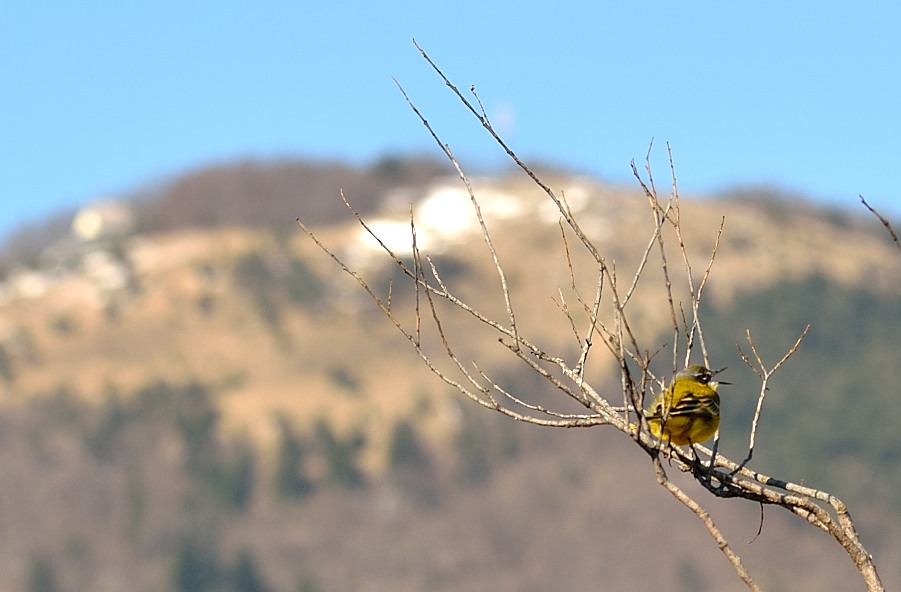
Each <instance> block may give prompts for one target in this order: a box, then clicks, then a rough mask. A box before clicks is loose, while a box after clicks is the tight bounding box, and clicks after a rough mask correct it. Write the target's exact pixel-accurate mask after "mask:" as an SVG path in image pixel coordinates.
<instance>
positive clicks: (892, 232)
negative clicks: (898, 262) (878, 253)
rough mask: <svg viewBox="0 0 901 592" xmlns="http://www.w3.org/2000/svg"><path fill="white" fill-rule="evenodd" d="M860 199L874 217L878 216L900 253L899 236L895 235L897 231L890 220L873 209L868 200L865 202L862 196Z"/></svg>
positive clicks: (900, 243)
mask: <svg viewBox="0 0 901 592" xmlns="http://www.w3.org/2000/svg"><path fill="white" fill-rule="evenodd" d="M858 197H859V198H860V203H862V204H863V205H864V206H865V207H866V208H867V209H868V210H870V212H872V213H873V215H874V216H876V218H877V219H878V220H879V221H880V222H882V225H883V226H885V229H886V230H887V231H888V234H889V236H890V237H892V242H893V243H895V246H896V247H898V250H899V251H901V242H898V235H897V234H895V230H894V229H893V228H892V225H891V223H890V222H889V221H888V218H886V217H885V216H883V215H882V214H880V213H879V212H877V211H876V210H875V209H873V207H872V206H870V204H868V203H867V200H865V199H864V198H863V196H862V195H858Z"/></svg>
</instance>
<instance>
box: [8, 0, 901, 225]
mask: <svg viewBox="0 0 901 592" xmlns="http://www.w3.org/2000/svg"><path fill="white" fill-rule="evenodd" d="M535 6H537V8H532V7H531V6H530V4H529V3H526V2H522V1H518V2H512V1H490V0H489V1H486V0H479V1H475V0H455V1H454V2H393V3H390V2H389V3H375V2H372V3H370V2H365V3H363V2H360V3H351V2H318V3H315V4H314V3H310V2H305V1H296V0H295V1H292V2H278V1H266V0H262V1H259V0H257V1H254V2H252V3H251V2H240V3H236V2H227V1H224V0H219V1H216V2H206V1H202V2H169V1H165V0H157V1H154V2H140V1H135V2H90V1H88V2H78V3H74V2H73V3H49V2H31V3H24V2H8V3H5V4H4V6H3V7H2V8H0V56H2V57H0V65H2V76H3V82H2V89H3V91H2V93H0V97H2V98H0V105H2V109H0V138H2V140H0V162H2V165H0V237H2V236H5V235H6V234H7V233H8V232H9V231H10V230H11V229H12V228H14V227H15V226H17V225H19V224H21V223H22V222H23V221H35V220H39V219H41V218H42V217H44V216H46V215H48V214H51V213H53V212H56V211H58V210H59V209H61V208H72V207H75V206H76V205H78V204H80V203H85V202H87V201H90V200H92V199H96V198H99V197H104V196H114V195H121V194H127V193H129V192H130V191H133V190H135V189H137V188H139V187H141V186H144V185H146V184H148V183H152V182H154V181H158V180H162V179H165V178H166V177H167V176H171V175H175V174H180V173H183V172H185V171H188V170H191V169H194V168H197V167H200V166H203V165H205V164H208V163H211V162H223V161H229V160H233V159H240V158H246V157H251V158H257V159H267V158H278V157H283V156H302V157H313V158H317V159H332V158H337V159H345V160H350V161H352V162H356V163H363V164H365V163H368V162H371V161H373V160H375V159H377V158H378V157H379V156H380V155H383V154H386V153H391V154H397V153H400V154H409V153H416V152H419V151H428V152H430V153H432V154H435V155H436V156H437V155H439V153H438V152H437V148H436V147H435V145H434V144H433V142H432V140H431V138H430V137H429V136H428V135H427V134H426V132H425V129H424V128H423V127H422V125H421V124H420V123H419V121H418V120H417V119H416V118H415V117H414V115H413V114H412V112H411V111H410V110H409V108H408V107H407V105H406V104H405V102H404V101H403V99H402V97H401V95H400V93H399V92H398V90H397V88H396V87H395V85H394V83H393V81H392V80H391V77H392V76H395V77H396V78H397V79H398V80H399V81H400V82H401V84H403V85H404V87H405V88H406V90H407V92H408V93H409V94H410V96H411V98H412V99H413V100H414V101H415V102H416V103H417V105H418V107H419V108H420V109H421V110H422V111H423V113H424V114H425V115H426V117H427V118H428V119H429V121H430V122H431V123H432V124H433V125H434V127H435V128H436V131H438V132H439V134H441V135H442V138H443V140H444V141H446V142H448V143H450V145H451V147H452V148H453V149H454V151H455V152H456V153H457V155H458V156H459V157H460V159H461V161H462V164H463V165H464V167H466V166H467V165H468V166H470V167H473V168H482V169H484V168H485V167H495V166H500V165H504V164H506V163H505V160H504V157H503V155H502V154H501V153H500V152H499V151H498V150H497V149H496V148H495V147H494V146H493V145H492V144H491V142H490V141H489V140H488V138H487V136H486V135H485V134H484V132H483V131H482V130H481V128H480V127H479V126H478V125H477V123H475V121H474V120H472V119H471V118H470V117H468V116H467V114H466V113H465V112H464V110H463V109H462V107H461V106H460V105H459V103H458V102H457V101H456V100H455V99H454V98H453V97H452V96H451V95H450V93H449V92H448V90H447V89H446V88H445V87H444V86H443V84H442V83H441V81H440V80H439V79H438V78H437V77H436V76H435V75H434V74H433V73H432V72H431V71H430V69H429V68H428V66H427V64H425V62H424V61H423V60H422V58H421V57H420V56H419V54H418V53H417V52H416V50H415V48H414V47H413V45H412V43H411V39H412V38H414V37H415V38H416V39H417V41H418V42H419V43H420V44H421V45H422V46H423V48H424V49H426V51H428V52H429V54H430V56H431V57H432V58H433V59H434V60H435V61H436V62H437V63H438V64H439V65H440V66H441V67H442V68H443V69H444V71H445V73H446V74H447V75H448V76H449V77H451V79H452V80H454V81H455V82H456V83H457V84H458V86H459V87H460V88H465V89H468V88H469V86H470V85H471V84H475V85H476V88H477V89H478V92H479V94H480V96H481V98H482V100H483V102H484V104H485V106H486V108H487V110H488V112H489V115H491V116H492V117H493V118H494V119H495V121H496V122H497V123H498V125H499V127H501V128H502V129H503V130H505V131H506V133H507V137H508V138H509V140H510V143H511V145H512V146H513V147H514V149H516V150H517V151H519V152H520V154H521V156H523V157H526V158H527V159H529V158H531V159H540V160H542V161H549V162H553V163H558V164H561V165H565V166H568V167H571V168H574V169H577V170H581V171H585V172H589V173H592V174H594V175H597V176H599V177H602V178H607V179H610V180H613V181H617V182H627V181H628V180H629V175H630V171H629V161H630V159H632V158H635V159H636V160H642V159H643V158H644V155H645V152H646V150H647V147H648V143H649V142H650V140H651V139H652V138H654V139H655V143H656V146H657V148H656V150H655V157H654V163H655V164H656V165H657V166H658V173H657V176H658V178H663V177H665V175H666V173H667V169H666V161H665V150H664V143H665V142H666V141H669V142H670V143H671V145H672V148H673V153H674V156H675V161H676V166H677V174H678V178H679V182H680V186H681V188H682V190H683V192H686V193H688V192H692V191H694V192H713V191H716V190H718V189H722V188H724V187H731V186H735V185H742V184H768V185H775V186H778V187H780V188H782V189H785V190H788V191H792V192H798V193H801V194H805V195H808V196H809V197H811V198H816V199H822V200H824V201H828V202H830V203H839V204H845V205H848V206H849V207H852V208H853V207H856V200H857V195H858V194H859V193H861V194H863V195H864V196H865V197H867V198H868V200H870V201H871V203H872V204H873V205H875V206H876V207H878V208H882V209H883V210H884V211H885V212H886V213H888V214H891V215H898V214H901V191H899V189H898V182H897V180H896V178H895V177H896V174H897V172H898V167H899V164H901V145H899V141H901V113H899V110H901V107H899V105H901V100H899V96H901V35H899V34H898V27H899V26H901V4H899V3H897V2H890V1H888V0H884V1H873V2H856V3H849V2H836V1H818V2H813V1H806V0H804V1H797V2H775V1H768V0H764V1H760V2H753V3H751V2H734V1H732V2H722V1H720V2H705V1H694V2H672V1H666V2H664V1H642V0H630V1H619V2H605V1H598V0H595V1H593V2H587V1H586V2H576V1H567V0H559V1H557V2H553V3H540V4H539V3H535ZM328 197H329V196H324V198H328Z"/></svg>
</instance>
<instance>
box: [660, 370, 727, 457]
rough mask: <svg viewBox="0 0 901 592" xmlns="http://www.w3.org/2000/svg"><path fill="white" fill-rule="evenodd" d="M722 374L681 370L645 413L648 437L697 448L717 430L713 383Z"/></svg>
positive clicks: (716, 395) (717, 399)
mask: <svg viewBox="0 0 901 592" xmlns="http://www.w3.org/2000/svg"><path fill="white" fill-rule="evenodd" d="M723 370H725V368H720V369H719V370H710V369H708V368H705V367H704V366H701V365H699V364H694V365H692V366H689V367H688V368H686V369H684V370H682V371H681V372H679V373H678V374H676V377H675V378H674V379H673V383H672V384H671V385H670V387H669V388H668V389H666V390H665V391H663V392H662V393H660V394H659V395H657V396H656V397H655V398H654V400H653V401H652V402H651V406H650V407H649V408H648V410H647V411H645V419H646V420H647V421H648V428H650V430H651V433H652V434H654V435H655V436H657V437H658V438H662V439H663V440H664V441H668V442H670V443H672V444H675V445H676V446H684V445H685V444H699V443H701V442H703V441H704V440H707V439H708V438H710V437H711V436H713V434H715V433H716V430H717V428H719V426H720V396H719V395H718V394H717V392H716V387H717V386H719V385H720V384H730V383H728V382H714V381H713V380H712V379H713V377H714V376H716V375H717V374H719V373H720V372H722V371H723Z"/></svg>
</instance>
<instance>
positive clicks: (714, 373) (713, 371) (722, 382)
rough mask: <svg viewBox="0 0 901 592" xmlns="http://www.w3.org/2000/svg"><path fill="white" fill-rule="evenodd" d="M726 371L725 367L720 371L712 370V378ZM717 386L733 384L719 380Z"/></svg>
mask: <svg viewBox="0 0 901 592" xmlns="http://www.w3.org/2000/svg"><path fill="white" fill-rule="evenodd" d="M725 369H726V366H723V367H722V368H720V369H719V370H712V371H711V373H710V375H711V378H713V377H714V376H716V375H717V374H719V373H720V372H722V371H723V370H725ZM715 384H718V385H719V384H732V383H731V382H726V381H724V380H717V381H716V383H715Z"/></svg>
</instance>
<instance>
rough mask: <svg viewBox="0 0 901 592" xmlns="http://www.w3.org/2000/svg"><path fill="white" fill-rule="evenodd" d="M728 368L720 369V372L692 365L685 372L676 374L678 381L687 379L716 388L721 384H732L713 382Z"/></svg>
mask: <svg viewBox="0 0 901 592" xmlns="http://www.w3.org/2000/svg"><path fill="white" fill-rule="evenodd" d="M725 369H726V368H720V369H719V370H711V369H710V368H707V367H706V366H701V365H700V364H692V365H691V366H688V367H687V368H685V369H684V370H682V371H680V372H679V373H678V374H676V380H678V379H680V378H687V379H689V380H696V381H698V382H700V383H701V384H709V385H710V386H712V387H714V388H716V387H717V386H718V385H720V384H732V383H730V382H722V381H717V382H712V380H713V377H714V376H716V375H717V374H719V373H720V372H722V371H723V370H725Z"/></svg>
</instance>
